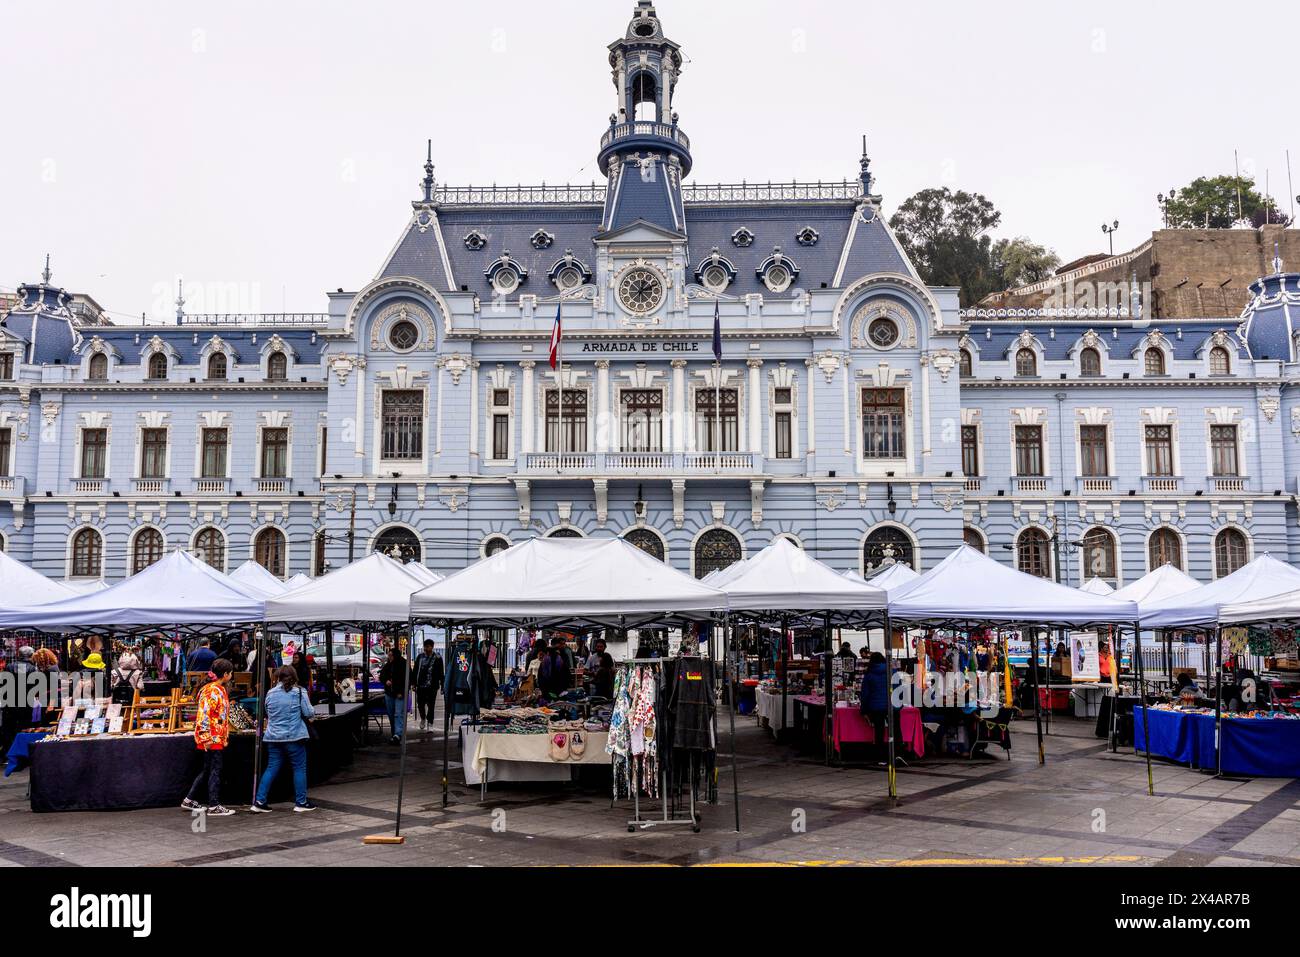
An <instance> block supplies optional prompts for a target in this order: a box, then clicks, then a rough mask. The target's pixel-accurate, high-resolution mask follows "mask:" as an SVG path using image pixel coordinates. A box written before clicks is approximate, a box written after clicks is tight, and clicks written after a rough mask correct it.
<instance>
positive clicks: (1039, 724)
mask: <svg viewBox="0 0 1300 957" xmlns="http://www.w3.org/2000/svg"><path fill="white" fill-rule="evenodd" d="M1029 634H1030V636H1031V637H1030V639H1029V670H1030V672H1031V673H1032V674H1033V676H1034V726H1035V727H1036V728H1037V730H1038V763H1039V764H1040V765H1043V764H1046V763H1047V761H1046V759H1045V758H1044V757H1043V715H1042V711H1041V709H1040V704H1041V698H1042V696H1043V695H1042V691H1041V690H1040V686H1039V683H1038V629H1037V628H1034V629H1031V630H1030V632H1029Z"/></svg>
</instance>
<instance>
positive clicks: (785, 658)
mask: <svg viewBox="0 0 1300 957" xmlns="http://www.w3.org/2000/svg"><path fill="white" fill-rule="evenodd" d="M789 634H790V616H789V615H782V616H781V737H782V738H784V737H785V732H786V720H785V714H786V708H787V707H788V705H787V703H786V699H787V697H788V695H789V694H790V654H789V652H788V651H787V650H786V641H788V640H789V637H788V636H789Z"/></svg>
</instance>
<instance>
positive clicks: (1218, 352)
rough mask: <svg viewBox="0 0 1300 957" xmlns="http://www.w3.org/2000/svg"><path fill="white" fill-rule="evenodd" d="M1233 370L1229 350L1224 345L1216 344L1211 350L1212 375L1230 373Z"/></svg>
mask: <svg viewBox="0 0 1300 957" xmlns="http://www.w3.org/2000/svg"><path fill="white" fill-rule="evenodd" d="M1231 372H1232V364H1231V362H1230V360H1229V356H1228V350H1227V349H1225V348H1223V346H1215V347H1214V348H1213V349H1211V350H1210V375H1229V374H1230V373H1231Z"/></svg>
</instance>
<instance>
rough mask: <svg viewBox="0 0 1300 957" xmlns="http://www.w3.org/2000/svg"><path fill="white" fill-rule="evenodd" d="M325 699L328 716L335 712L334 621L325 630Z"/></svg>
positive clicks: (304, 651)
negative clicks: (328, 711)
mask: <svg viewBox="0 0 1300 957" xmlns="http://www.w3.org/2000/svg"><path fill="white" fill-rule="evenodd" d="M302 657H303V659H304V660H306V658H307V653H306V649H304V650H303V656H302ZM325 694H327V695H328V696H329V697H327V698H326V699H325V700H326V702H327V703H328V704H329V709H330V717H333V716H334V714H335V710H336V709H335V707H334V622H330V626H329V629H328V630H327V631H326V632H325Z"/></svg>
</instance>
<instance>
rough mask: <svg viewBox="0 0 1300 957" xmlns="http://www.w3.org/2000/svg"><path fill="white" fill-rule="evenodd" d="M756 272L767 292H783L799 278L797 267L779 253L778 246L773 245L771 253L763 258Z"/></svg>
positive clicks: (792, 261)
mask: <svg viewBox="0 0 1300 957" xmlns="http://www.w3.org/2000/svg"><path fill="white" fill-rule="evenodd" d="M756 272H757V273H758V278H759V280H760V281H761V282H762V283H763V285H764V286H766V287H767V288H768V291H769V292H785V291H786V290H787V289H789V288H790V286H791V284H792V283H793V282H794V281H795V280H796V279H798V278H799V267H798V266H797V265H795V263H794V260H792V259H790V258H788V257H786V256H783V255H782V254H781V247H780V246H775V247H773V249H772V255H770V256H768V257H767V259H765V260H763V263H762V265H760V266H759V267H758V269H757V270H756Z"/></svg>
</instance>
